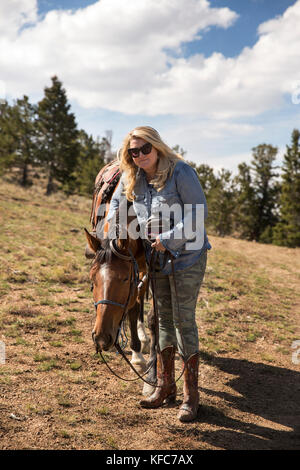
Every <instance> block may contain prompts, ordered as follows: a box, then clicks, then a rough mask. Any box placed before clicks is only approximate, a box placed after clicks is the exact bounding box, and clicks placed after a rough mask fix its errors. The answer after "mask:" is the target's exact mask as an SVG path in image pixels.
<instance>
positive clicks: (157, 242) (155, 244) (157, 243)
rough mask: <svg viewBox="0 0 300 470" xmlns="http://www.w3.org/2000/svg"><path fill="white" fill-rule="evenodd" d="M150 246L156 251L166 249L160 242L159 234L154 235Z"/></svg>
mask: <svg viewBox="0 0 300 470" xmlns="http://www.w3.org/2000/svg"><path fill="white" fill-rule="evenodd" d="M151 247H152V248H155V249H156V250H157V251H166V249H165V247H164V245H163V244H162V242H161V240H160V238H159V236H157V237H156V240H155V242H153V243H152V244H151Z"/></svg>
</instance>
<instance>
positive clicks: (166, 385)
mask: <svg viewBox="0 0 300 470" xmlns="http://www.w3.org/2000/svg"><path fill="white" fill-rule="evenodd" d="M174 359H175V348H174V346H167V347H166V348H164V349H163V350H162V351H161V353H160V354H158V356H157V385H158V386H157V387H156V389H155V391H154V392H153V393H152V395H150V397H149V398H146V399H145V400H142V401H141V402H140V405H141V406H142V407H143V408H158V407H159V406H161V405H162V404H163V402H164V400H167V401H168V402H169V403H170V402H173V401H175V398H176V384H175V370H174Z"/></svg>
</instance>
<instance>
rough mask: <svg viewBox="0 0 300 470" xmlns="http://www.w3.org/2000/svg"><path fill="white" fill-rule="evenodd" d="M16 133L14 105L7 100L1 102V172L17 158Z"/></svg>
mask: <svg viewBox="0 0 300 470" xmlns="http://www.w3.org/2000/svg"><path fill="white" fill-rule="evenodd" d="M15 134H16V123H15V122H14V119H13V112H12V107H11V106H10V105H9V104H8V102H7V101H3V102H0V174H2V173H4V172H5V171H6V170H7V169H8V168H9V167H10V166H12V165H13V163H14V161H15V159H16V149H17V146H16V139H15Z"/></svg>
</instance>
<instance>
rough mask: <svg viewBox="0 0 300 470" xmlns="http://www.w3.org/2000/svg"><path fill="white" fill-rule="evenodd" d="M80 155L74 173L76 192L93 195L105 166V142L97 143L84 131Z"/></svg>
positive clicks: (81, 133) (80, 137)
mask: <svg viewBox="0 0 300 470" xmlns="http://www.w3.org/2000/svg"><path fill="white" fill-rule="evenodd" d="M78 141H79V144H80V153H79V157H78V161H77V166H76V168H75V171H74V173H73V176H74V177H75V180H76V188H77V189H76V190H77V192H78V193H80V194H86V195H91V194H93V190H94V185H95V178H96V176H97V174H98V172H99V170H100V169H101V168H102V167H103V166H104V164H105V163H104V155H105V142H104V141H103V140H102V142H95V141H94V140H93V138H92V136H88V135H87V133H86V132H85V131H84V130H81V131H80V132H79V138H78Z"/></svg>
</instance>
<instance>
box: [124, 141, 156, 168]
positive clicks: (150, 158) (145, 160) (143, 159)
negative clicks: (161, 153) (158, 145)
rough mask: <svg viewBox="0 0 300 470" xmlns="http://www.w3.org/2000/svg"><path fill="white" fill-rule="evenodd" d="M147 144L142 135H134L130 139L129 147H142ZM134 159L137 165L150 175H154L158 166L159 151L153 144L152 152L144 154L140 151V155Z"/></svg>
mask: <svg viewBox="0 0 300 470" xmlns="http://www.w3.org/2000/svg"><path fill="white" fill-rule="evenodd" d="M145 144H147V141H146V140H144V139H141V138H140V137H133V138H132V139H130V144H129V148H131V149H132V148H141V147H143V145H145ZM132 160H133V162H134V164H135V165H136V166H138V167H139V168H142V169H143V170H144V171H145V173H147V174H148V175H149V176H154V174H155V172H156V168H157V160H158V153H157V150H156V149H155V148H154V147H153V146H152V150H151V152H150V153H148V154H147V155H144V154H143V153H142V152H141V151H140V152H139V155H138V157H136V158H132Z"/></svg>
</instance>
